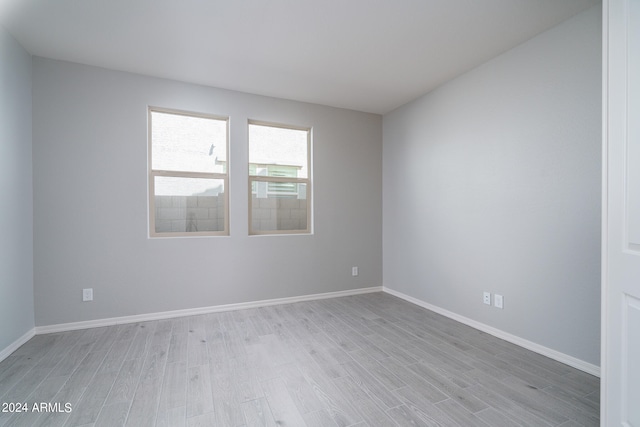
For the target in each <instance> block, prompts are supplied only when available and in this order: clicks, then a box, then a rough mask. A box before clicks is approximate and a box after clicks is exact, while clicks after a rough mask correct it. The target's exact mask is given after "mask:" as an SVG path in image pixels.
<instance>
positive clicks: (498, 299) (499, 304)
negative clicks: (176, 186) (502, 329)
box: [493, 294, 504, 308]
mask: <svg viewBox="0 0 640 427" xmlns="http://www.w3.org/2000/svg"><path fill="white" fill-rule="evenodd" d="M493 305H495V306H496V308H503V307H504V300H503V298H502V295H498V294H495V295H494V297H493Z"/></svg>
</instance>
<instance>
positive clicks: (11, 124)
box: [0, 27, 34, 351]
mask: <svg viewBox="0 0 640 427" xmlns="http://www.w3.org/2000/svg"><path fill="white" fill-rule="evenodd" d="M31 149H32V147H31V56H30V55H29V54H28V53H27V52H26V51H25V50H24V49H23V48H22V47H21V46H20V45H19V44H18V42H16V41H15V39H13V37H12V36H11V35H9V33H7V32H6V31H5V30H4V28H2V27H0V200H1V201H2V202H1V203H0V206H2V208H0V230H2V238H0V351H1V350H3V349H4V348H6V347H7V346H8V345H10V344H11V343H13V342H15V341H16V340H17V339H18V338H20V337H21V336H23V335H24V334H26V333H27V332H29V331H30V330H31V329H33V327H34V316H33V181H32V167H31Z"/></svg>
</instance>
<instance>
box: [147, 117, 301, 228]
mask: <svg viewBox="0 0 640 427" xmlns="http://www.w3.org/2000/svg"><path fill="white" fill-rule="evenodd" d="M228 124H229V120H228V118H226V117H217V116H211V115H204V114H195V113H186V112H180V111H173V110H165V109H159V108H150V109H149V135H150V137H149V140H150V143H149V159H150V160H149V164H150V167H149V171H150V172H149V188H150V192H149V194H150V198H149V207H150V235H151V236H157V237H162V236H183V235H184V236H193V235H227V234H229V215H228V205H229V203H228V202H229V192H228V191H227V189H228V186H229V175H228V154H227V153H228V151H229V150H228V148H229V147H228V146H229V125H228ZM310 148H311V130H310V129H309V128H302V127H294V126H284V125H276V124H271V123H264V122H256V121H250V122H249V170H248V173H249V174H248V177H249V212H248V214H249V215H248V216H249V233H250V234H289V233H294V234H295V233H308V232H310V224H311V198H310V194H311V178H310V177H311V174H310V169H311V157H310V152H311V150H310Z"/></svg>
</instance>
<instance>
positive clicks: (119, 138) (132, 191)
mask: <svg viewBox="0 0 640 427" xmlns="http://www.w3.org/2000/svg"><path fill="white" fill-rule="evenodd" d="M33 67H34V69H33V123H34V126H33V167H34V207H35V218H34V232H35V240H34V264H35V268H34V274H35V276H34V280H35V311H36V325H38V326H40V325H50V324H57V323H65V322H75V321H83V320H92V319H101V318H107V317H114V316H126V315H133V314H143V313H153V312H161V311H166V310H177V309H186V308H195V307H204V306H212V305H219V304H230V303H239V302H248V301H256V300H263V299H270V298H281V297H292V296H298V295H306V294H314V293H323V292H332V291H342V290H350V289H356V288H364V287H370V286H380V285H381V284H382V265H381V259H382V193H381V191H380V188H381V185H382V118H381V117H380V116H378V115H373V114H365V113H359V112H354V111H348V110H342V109H335V108H328V107H322V106H317V105H311V104H304V103H298V102H291V101H286V100H279V99H273V98H268V97H260V96H255V95H249V94H244V93H238V92H232V91H227V90H220V89H215V88H210V87H203V86H197V85H191V84H185V83H179V82H173V81H168V80H161V79H155V78H149V77H143V76H139V75H134V74H127V73H121V72H114V71H109V70H105V69H99V68H93V67H88V66H83V65H77V64H71V63H65V62H59V61H53V60H49V59H43V58H34V65H33ZM148 105H151V106H157V107H167V108H175V109H182V110H190V111H197V112H203V113H211V114H216V115H228V116H230V117H231V119H230V127H231V134H230V136H231V153H230V212H231V214H230V218H231V235H230V236H229V237H214V238H164V239H149V238H147V235H148V218H147V217H148V215H147V106H148ZM249 118H250V119H255V120H265V121H272V122H278V123H286V124H295V125H301V126H312V127H313V145H314V147H313V166H314V169H313V185H314V188H313V191H314V205H315V208H314V214H315V223H314V225H315V227H314V228H315V233H314V234H313V235H306V236H266V237H264V236H252V237H248V233H247V228H248V227H247V222H248V212H247V209H248V207H247V205H248V195H247V186H248V181H247V124H246V123H247V119H249ZM355 265H357V266H359V267H360V275H359V276H358V277H351V266H355ZM85 287H92V288H93V289H94V301H93V302H90V303H83V302H81V289H82V288H85Z"/></svg>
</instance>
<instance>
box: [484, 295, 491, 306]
mask: <svg viewBox="0 0 640 427" xmlns="http://www.w3.org/2000/svg"><path fill="white" fill-rule="evenodd" d="M482 302H483V303H485V304H487V305H491V293H490V292H483V293H482Z"/></svg>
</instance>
